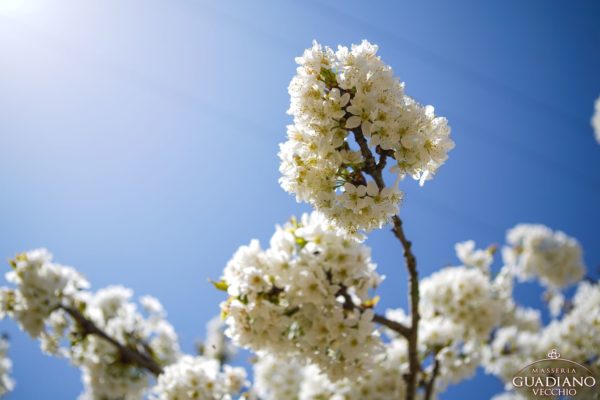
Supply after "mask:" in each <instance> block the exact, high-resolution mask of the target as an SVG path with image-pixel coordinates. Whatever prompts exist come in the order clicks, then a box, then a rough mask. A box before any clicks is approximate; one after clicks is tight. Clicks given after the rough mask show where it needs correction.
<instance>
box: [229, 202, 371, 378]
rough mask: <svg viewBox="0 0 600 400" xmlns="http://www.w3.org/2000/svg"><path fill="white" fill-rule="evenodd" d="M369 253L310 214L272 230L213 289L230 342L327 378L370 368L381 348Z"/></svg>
mask: <svg viewBox="0 0 600 400" xmlns="http://www.w3.org/2000/svg"><path fill="white" fill-rule="evenodd" d="M380 281H381V277H380V276H379V275H378V274H377V273H376V272H375V265H374V264H373V263H372V262H371V257H370V250H369V248H368V247H366V246H365V245H363V244H361V243H360V242H359V241H358V240H356V239H355V238H352V237H347V236H344V235H342V233H341V232H339V231H338V230H336V229H335V228H333V227H332V226H331V225H330V224H329V223H327V221H326V219H325V218H324V217H323V216H322V215H320V214H316V213H313V214H311V215H304V216H303V217H302V219H301V221H296V220H295V219H293V220H292V222H290V223H288V224H286V225H285V226H283V227H277V230H276V232H275V234H274V235H273V237H272V238H271V242H270V247H269V248H268V249H267V250H263V249H261V247H260V245H259V243H258V241H252V242H251V243H250V245H249V246H243V247H241V248H240V249H239V250H238V251H237V252H236V253H235V255H234V256H233V258H232V260H231V261H229V263H228V264H227V266H226V267H225V269H224V273H223V277H222V281H221V282H220V283H219V284H218V285H222V286H223V288H226V290H227V292H228V294H229V298H228V300H227V301H225V302H224V303H222V304H221V309H222V313H223V315H224V316H225V318H226V324H227V330H226V334H227V335H228V336H229V337H230V338H232V339H233V342H234V344H236V345H239V346H242V347H245V348H250V349H252V350H254V351H256V352H258V351H266V352H271V353H276V354H279V355H281V356H288V357H295V358H297V359H299V360H301V361H302V362H311V363H313V364H315V365H316V366H318V367H319V368H320V369H321V370H322V371H324V372H325V373H327V375H328V376H329V378H330V379H332V380H339V379H342V378H344V377H356V376H359V375H361V374H363V373H364V372H365V371H368V370H369V368H370V364H371V361H372V359H373V356H374V354H376V353H377V352H378V351H379V349H380V346H381V342H380V338H379V336H378V334H377V332H376V329H375V325H374V323H373V321H372V319H373V312H372V311H371V310H370V309H364V308H359V307H358V306H361V305H363V304H366V303H367V302H368V301H369V300H370V299H369V291H370V289H372V288H375V287H376V286H377V285H378V284H379V282H380Z"/></svg>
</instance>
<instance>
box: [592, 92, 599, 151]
mask: <svg viewBox="0 0 600 400" xmlns="http://www.w3.org/2000/svg"><path fill="white" fill-rule="evenodd" d="M592 127H593V128H594V133H595V134H596V140H597V141H598V143H600V97H598V98H597V99H596V102H595V103H594V116H593V117H592Z"/></svg>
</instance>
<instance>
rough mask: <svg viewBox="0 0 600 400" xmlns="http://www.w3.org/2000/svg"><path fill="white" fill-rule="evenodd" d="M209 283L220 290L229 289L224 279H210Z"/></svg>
mask: <svg viewBox="0 0 600 400" xmlns="http://www.w3.org/2000/svg"><path fill="white" fill-rule="evenodd" d="M210 283H212V284H213V286H214V287H215V288H216V289H217V290H220V291H222V292H226V291H227V289H229V285H228V284H227V282H225V281H224V280H222V279H221V280H220V281H213V280H211V281H210Z"/></svg>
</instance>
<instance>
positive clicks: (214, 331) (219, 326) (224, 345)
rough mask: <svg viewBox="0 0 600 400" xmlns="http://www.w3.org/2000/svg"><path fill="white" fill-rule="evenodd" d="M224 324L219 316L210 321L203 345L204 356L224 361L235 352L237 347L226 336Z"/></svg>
mask: <svg viewBox="0 0 600 400" xmlns="http://www.w3.org/2000/svg"><path fill="white" fill-rule="evenodd" d="M224 326H225V323H224V322H223V320H222V319H221V317H219V316H217V317H215V318H212V319H211V320H210V321H208V323H207V324H206V339H205V340H204V342H203V343H202V346H201V352H202V355H203V356H205V357H207V358H214V359H216V360H219V361H221V362H224V361H226V360H227V359H229V358H231V357H232V356H233V355H234V354H235V347H234V346H233V345H232V344H231V342H230V341H229V340H228V339H227V337H226V336H225V331H224Z"/></svg>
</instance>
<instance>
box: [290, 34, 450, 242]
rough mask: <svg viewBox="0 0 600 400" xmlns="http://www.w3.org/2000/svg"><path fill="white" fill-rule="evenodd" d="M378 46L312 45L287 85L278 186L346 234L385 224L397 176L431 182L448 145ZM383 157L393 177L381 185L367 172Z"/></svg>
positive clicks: (393, 206)
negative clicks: (285, 132)
mask: <svg viewBox="0 0 600 400" xmlns="http://www.w3.org/2000/svg"><path fill="white" fill-rule="evenodd" d="M377 50H378V48H377V46H376V45H373V44H371V43H369V42H367V41H366V40H365V41H363V42H362V43H361V44H358V45H352V47H351V49H348V48H347V47H342V46H340V47H339V48H338V50H337V51H333V50H332V49H331V48H329V47H324V46H322V45H320V44H318V43H317V42H313V46H312V47H311V48H309V49H307V50H305V52H304V54H303V55H302V56H301V57H298V58H296V62H297V63H298V64H299V67H298V68H297V73H296V76H294V78H293V79H292V81H291V83H290V85H289V94H290V98H291V104H290V108H289V111H288V113H289V114H291V115H292V116H293V118H294V123H293V125H291V126H289V127H288V140H287V142H285V143H283V144H282V145H281V148H280V153H279V156H280V158H281V165H280V171H281V173H282V177H281V178H280V183H281V186H282V187H283V188H284V189H285V190H286V191H287V192H290V193H294V194H295V195H296V199H297V200H298V201H305V202H308V203H310V204H311V205H312V206H313V207H315V208H316V209H317V210H319V211H320V212H322V213H323V214H324V215H325V216H327V217H328V218H329V219H331V220H332V221H334V222H335V223H336V224H337V225H338V226H340V227H343V228H346V229H348V230H350V231H355V230H358V229H364V230H367V231H368V230H371V229H373V228H376V227H380V226H382V225H383V224H385V223H386V222H387V221H388V220H389V218H390V217H391V216H392V215H394V214H396V213H397V212H398V207H399V203H400V200H401V198H402V193H401V192H400V190H399V189H398V186H397V183H398V180H400V179H402V178H403V177H404V176H406V175H410V176H412V177H413V178H415V179H418V180H420V181H421V183H423V182H424V181H425V180H427V179H431V177H432V176H433V175H434V174H435V172H436V171H437V169H438V168H439V167H440V166H441V165H442V164H443V163H444V162H445V160H446V159H447V153H448V151H449V150H451V149H452V148H453V146H454V143H453V142H452V140H451V139H450V137H449V134H450V128H449V127H448V125H447V121H446V119H445V118H441V117H436V115H435V113H434V110H433V107H431V106H422V105H420V104H419V103H417V102H416V101H415V100H413V99H412V98H410V97H408V96H406V95H405V94H404V84H403V83H402V82H400V81H399V80H398V79H397V78H395V77H394V75H393V71H392V69H391V67H390V66H388V65H386V64H385V63H384V62H383V61H382V60H381V58H380V57H379V56H378V55H377ZM373 153H376V154H375V156H376V155H377V154H378V155H380V156H381V158H380V161H379V163H377V165H375V161H374V158H373ZM387 157H391V158H392V159H393V160H394V163H393V165H392V168H391V171H392V172H393V173H394V174H395V175H396V177H397V179H396V183H395V184H394V185H391V186H389V187H386V188H384V187H381V183H380V184H379V185H378V184H377V183H376V182H375V181H374V180H373V176H372V175H373V169H378V171H379V173H381V170H382V169H383V168H384V166H385V159H386V158H387ZM369 170H370V172H369ZM365 172H366V173H367V176H365ZM368 175H371V177H369V176H368Z"/></svg>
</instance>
